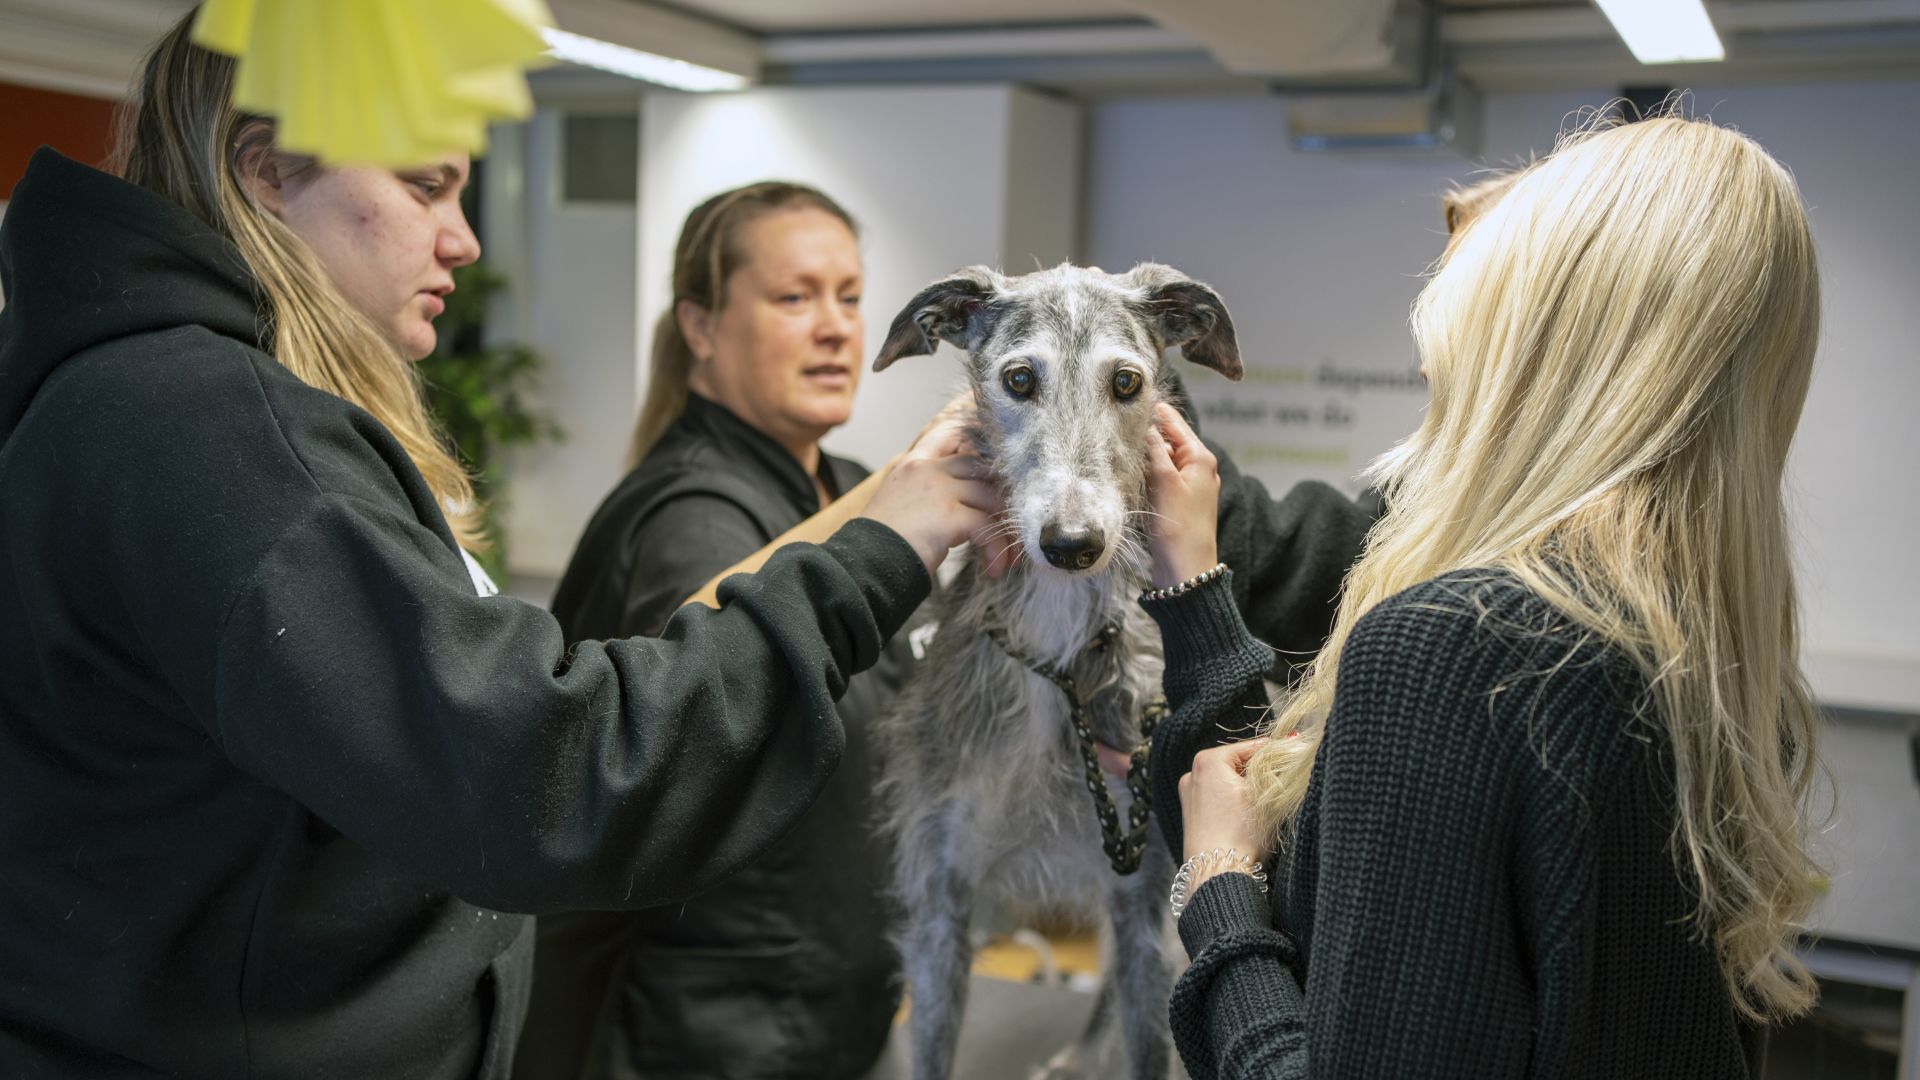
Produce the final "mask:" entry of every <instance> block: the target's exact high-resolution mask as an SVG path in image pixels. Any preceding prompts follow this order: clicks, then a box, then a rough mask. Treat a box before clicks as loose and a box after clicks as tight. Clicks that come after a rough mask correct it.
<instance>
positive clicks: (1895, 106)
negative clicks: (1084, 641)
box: [1085, 83, 1920, 709]
mask: <svg viewBox="0 0 1920 1080" xmlns="http://www.w3.org/2000/svg"><path fill="white" fill-rule="evenodd" d="M1606 96H1607V91H1606V90H1604V89H1596V90H1595V91H1594V92H1593V93H1590V94H1558V95H1506V96H1495V97H1491V98H1489V99H1488V101H1487V114H1486V129H1485V136H1484V145H1483V152H1484V154H1485V155H1486V157H1487V158H1489V159H1493V160H1504V159H1511V158H1513V157H1515V156H1517V155H1522V154H1525V153H1526V152H1528V151H1545V150H1547V149H1549V148H1550V147H1551V145H1552V140H1553V136H1554V133H1555V132H1556V131H1557V130H1558V129H1559V127H1560V125H1561V123H1562V119H1563V117H1565V116H1566V115H1567V114H1568V113H1569V112H1570V111H1571V110H1574V109H1576V108H1578V107H1580V106H1582V105H1591V104H1597V103H1598V102H1600V101H1602V100H1603V99H1604V98H1605V97H1606ZM1697 100H1698V103H1699V108H1700V110H1701V111H1702V112H1711V114H1712V115H1713V116H1714V117H1715V118H1716V119H1718V120H1720V121H1722V122H1727V123H1732V124H1734V125H1736V126H1739V127H1740V128H1742V129H1743V130H1745V131H1748V132H1749V133H1751V134H1752V135H1754V136H1755V137H1756V138H1758V139H1759V140H1760V141H1761V142H1762V143H1764V144H1765V145H1766V146H1768V147H1769V149H1771V150H1772V151H1773V152H1774V153H1776V154H1777V155H1778V156H1779V157H1780V158H1781V159H1782V160H1783V161H1785V162H1786V163H1787V164H1788V165H1789V166H1790V167H1792V168H1793V169H1794V171H1795V173H1796V175H1798V177H1799V178H1800V181H1801V184H1802V186H1803V190H1804V192H1805V196H1806V200H1807V202H1808V204H1809V206H1810V207H1811V217H1812V221H1813V227H1814V231H1815V235H1816V240H1817V242H1818V243H1819V245H1820V251H1821V261H1822V272H1823V275H1824V281H1823V283H1824V286H1825V294H1826V323H1825V326H1826V329H1825V333H1824V339H1823V343H1822V350H1821V355H1820V359H1819V363H1818V371H1817V374H1816V376H1815V381H1814V387H1813V392H1812V395H1811V397H1810V399H1809V401H1808V403H1807V409H1806V414H1805V419H1804V420H1803V423H1802V426H1801V433H1800V437H1799V443H1798V446H1797V448H1796V451H1795V455H1794V460H1793V466H1792V473H1791V477H1790V484H1791V486H1792V487H1793V488H1794V489H1795V490H1796V491H1797V492H1798V495H1799V499H1798V510H1799V518H1798V526H1799V533H1800V540H1801V542H1800V554H1801V556H1802V565H1803V572H1802V576H1801V584H1802V590H1803V596H1804V607H1805V619H1806V625H1807V631H1808V633H1807V645H1808V664H1809V669H1810V671H1811V672H1812V674H1813V676H1814V678H1815V685H1816V688H1817V689H1818V690H1819V691H1820V692H1821V693H1822V694H1823V696H1825V697H1826V698H1828V699H1829V700H1833V701H1836V702H1846V703H1851V704H1858V705H1865V706H1877V707H1884V708H1905V709H1920V559H1916V558H1915V557H1914V552H1915V551H1916V549H1920V545H1917V544H1916V541H1915V537H1916V536H1920V499H1916V498H1915V496H1916V495H1920V491H1917V490H1916V488H1917V487H1920V485H1916V483H1915V481H1914V480H1913V479H1912V474H1913V469H1914V465H1915V463H1916V462H1920V423H1916V422H1915V415H1914V414H1915V411H1916V409H1920V363H1916V359H1920V357H1916V352H1917V351H1920V350H1917V349H1916V345H1915V342H1916V341H1920V209H1916V206H1915V201H1914V190H1915V189H1914V179H1913V178H1914V177H1915V176H1917V175H1920V124H1917V123H1915V122H1914V119H1915V118H1916V117H1920V83H1875V84H1859V85H1849V86H1794V87H1779V88H1767V89H1740V88H1698V93H1697ZM1088 155H1089V156H1088V166H1087V174H1088V177H1089V188H1088V207H1087V236H1086V238H1085V247H1086V252H1087V256H1088V259H1089V261H1092V262H1095V263H1098V264H1100V265H1102V266H1105V267H1106V268H1108V269H1110V270H1120V269H1124V268H1125V267H1127V266H1129V265H1131V264H1133V263H1134V262H1137V261H1140V260H1143V259H1155V260H1159V261H1163V262H1167V263H1171V264H1173V265H1175V266H1177V267H1180V268H1181V269H1184V270H1186V271H1188V272H1189V273H1191V274H1193V275H1194V276H1196V277H1199V278H1201V279H1203V280H1206V281H1209V282H1211V283H1212V284H1213V285H1214V286H1216V287H1217V288H1218V289H1220V291H1221V292H1222V294H1223V295H1224V296H1225V298H1226V300H1227V303H1228V306H1229V308H1230V309H1231V310H1232V312H1233V313H1234V317H1235V320H1236V322H1237V323H1238V326H1239V330H1240V334H1241V341H1242V346H1243V350H1244V352H1245V354H1246V358H1247V360H1248V363H1249V366H1250V369H1251V370H1250V378H1249V381H1248V382H1247V383H1245V384H1242V386H1241V387H1237V388H1234V389H1233V390H1232V391H1229V390H1228V389H1227V386H1228V384H1226V383H1224V382H1222V381H1221V380H1219V379H1218V378H1217V377H1214V376H1212V375H1210V374H1208V373H1205V372H1196V373H1195V375H1194V378H1193V380H1192V383H1193V385H1194V388H1195V397H1196V399H1198V400H1199V401H1200V402H1201V403H1202V404H1203V406H1206V407H1209V408H1210V409H1211V410H1212V411H1213V414H1214V415H1213V417H1212V419H1210V420H1209V421H1208V426H1209V431H1210V432H1212V433H1214V434H1216V435H1218V436H1219V437H1221V438H1222V439H1223V440H1224V441H1226V442H1227V443H1229V445H1230V446H1232V447H1234V448H1235V450H1236V451H1237V452H1238V453H1239V454H1240V456H1242V457H1243V458H1244V459H1245V463H1246V465H1247V467H1248V468H1249V470H1250V471H1252V472H1254V473H1255V474H1256V475H1259V476H1261V477H1263V478H1264V479H1266V480H1267V481H1268V483H1269V484H1271V485H1273V486H1274V487H1275V488H1276V489H1278V488H1283V487H1285V486H1286V485H1289V484H1291V483H1293V482H1294V481H1296V480H1298V479H1302V478H1307V477H1315V478H1320V479H1325V480H1329V481H1334V482H1338V483H1344V484H1345V485H1346V486H1347V487H1348V488H1349V489H1351V488H1352V487H1353V486H1354V485H1353V484H1352V477H1353V474H1354V473H1355V472H1357V471H1358V470H1359V469H1360V468H1361V467H1362V466H1363V465H1364V464H1365V463H1366V461H1367V460H1368V459H1369V458H1370V457H1371V456H1372V455H1374V454H1376V453H1378V452H1379V451H1381V450H1384V449H1385V448H1386V447H1387V446H1389V445H1390V444H1391V443H1392V442H1393V441H1394V440H1395V439H1397V438H1398V437H1400V436H1401V435H1403V434H1404V433H1405V432H1406V431H1408V430H1410V429H1411V427H1412V426H1413V425H1414V423H1416V422H1417V419H1418V415H1419V410H1420V408H1421V407H1422V405H1423V404H1424V400H1425V395H1424V392H1423V391H1421V390H1420V389H1419V388H1418V386H1417V384H1409V385H1406V386H1403V387H1398V388H1379V389H1372V390H1360V391H1355V390H1347V389H1339V388H1335V387H1330V386H1328V385H1325V384H1323V383H1322V382H1321V381H1320V373H1321V369H1322V368H1323V367H1324V366H1326V365H1327V364H1329V363H1330V364H1332V365H1334V366H1336V367H1337V368H1339V369H1342V370H1345V371H1361V372H1368V371H1370V372H1372V373H1375V374H1378V375H1381V376H1385V377H1388V378H1391V377H1392V376H1393V375H1395V374H1396V373H1404V372H1405V371H1406V370H1407V369H1408V368H1409V367H1410V366H1411V365H1412V363H1413V359H1412V345H1411V341H1410V339H1409V337H1408V335H1407V331H1406V313H1407V308H1408V304H1409V303H1410V302H1411V301H1412V299H1413V297H1414V295H1415V293H1416V292H1417V291H1418V290H1419V287H1420V274H1421V272H1422V270H1423V269H1424V268H1425V267H1426V266H1427V265H1428V263H1429V262H1430V261H1431V260H1432V259H1433V258H1434V256H1436V255H1437V254H1438V252H1439V249H1440V244H1441V236H1440V233H1441V218H1440V212H1439V207H1438V203H1437V201H1436V197H1437V196H1438V195H1439V193H1440V192H1442V191H1443V190H1445V188H1446V186H1447V183H1448V182H1449V181H1451V180H1459V179H1466V178H1468V177H1469V175H1470V172H1471V169H1472V166H1471V165H1470V164H1469V163H1467V162H1465V161H1462V160H1460V159H1457V158H1451V157H1448V156H1443V155H1435V156H1397V157H1376V156H1364V155H1362V156H1353V155H1324V154H1302V153H1295V152H1293V151H1291V150H1290V149H1289V148H1288V146H1287V142H1286V129H1285V121H1284V117H1283V116H1282V112H1281V107H1280V105H1279V103H1278V102H1276V101H1271V100H1251V99H1234V100H1172V99H1168V100H1149V101H1130V102H1115V103H1110V104H1104V105H1100V106H1098V107H1096V108H1094V109H1093V110H1092V116H1091V134H1090V142H1089V151H1088ZM1229 408H1231V409H1233V410H1235V412H1236V414H1237V415H1243V416H1244V415H1252V414H1258V415H1259V416H1260V419H1259V420H1258V421H1257V422H1248V421H1240V420H1236V419H1234V418H1233V417H1231V416H1228V415H1227V414H1226V412H1225V410H1228V409H1229ZM1276 410H1278V412H1279V420H1276V418H1275V413H1276ZM1330 414H1331V415H1330ZM1341 417H1345V418H1347V421H1346V422H1345V423H1338V422H1330V420H1331V421H1338V420H1339V419H1340V418H1341ZM1283 421H1284V422H1283Z"/></svg>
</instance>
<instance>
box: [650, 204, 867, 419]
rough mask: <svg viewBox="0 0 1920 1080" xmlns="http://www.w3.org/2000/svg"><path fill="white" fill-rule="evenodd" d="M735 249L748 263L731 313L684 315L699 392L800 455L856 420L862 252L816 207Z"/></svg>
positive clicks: (771, 221) (748, 232)
mask: <svg viewBox="0 0 1920 1080" xmlns="http://www.w3.org/2000/svg"><path fill="white" fill-rule="evenodd" d="M737 242H738V243H739V244H740V247H741V250H742V252H743V253H744V254H745V257H746V258H745V261H744V262H743V263H742V265H741V266H740V268H739V269H737V270H735V271H734V273H733V276H732V277H730V278H728V279H727V283H726V302H725V304H724V305H723V306H722V307H721V308H720V310H719V311H718V312H716V313H712V314H708V313H706V312H701V311H699V310H698V309H697V308H692V309H691V310H690V311H689V310H687V309H688V308H691V305H686V306H685V307H684V308H683V311H682V318H681V323H682V327H683V329H685V330H687V339H688V344H689V345H690V346H691V347H692V348H693V352H694V357H695V358H696V360H698V361H699V363H698V364H697V365H696V366H695V369H694V373H693V379H692V385H693V388H694V389H695V390H697V391H699V392H700V393H702V394H704V395H706V396H707V397H710V398H712V399H713V400H715V401H717V402H719V403H720V404H721V405H724V406H725V407H726V408H727V410H728V411H729V412H732V413H733V414H734V415H736V416H738V417H740V419H742V420H744V421H746V422H747V423H749V424H751V425H753V426H754V427H755V428H758V429H759V430H760V431H762V432H764V433H765V434H766V435H767V436H768V437H770V438H772V439H773V440H774V441H775V442H777V443H779V444H781V445H782V446H785V447H787V448H788V449H790V450H793V451H795V452H796V453H798V452H799V451H800V450H801V449H802V448H804V447H810V446H812V445H813V444H815V443H817V442H819V440H820V437H821V436H823V435H825V434H826V433H827V432H828V431H830V430H832V429H833V428H835V427H837V426H839V425H840V424H844V423H846V421H847V417H848V416H849V415H851V414H852V412H853V394H854V390H855V389H857V388H858V386H859V385H860V350H861V348H862V347H863V340H864V339H863V337H862V329H863V327H862V323H861V320H860V287H861V278H860V248H859V245H858V243H857V242H856V241H855V239H854V236H853V231H852V230H851V229H849V228H847V225H846V223H845V222H843V221H841V220H840V219H839V218H838V217H836V216H834V215H833V214H830V213H828V212H827V211H825V210H821V209H819V208H818V207H812V206H806V207H798V208H795V209H789V210H775V211H772V212H770V213H765V214H761V215H760V216H759V217H757V218H754V219H753V220H751V221H749V222H747V223H746V224H745V225H743V226H741V227H740V229H739V233H738V236H737Z"/></svg>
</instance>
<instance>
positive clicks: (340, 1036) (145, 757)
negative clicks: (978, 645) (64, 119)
mask: <svg viewBox="0 0 1920 1080" xmlns="http://www.w3.org/2000/svg"><path fill="white" fill-rule="evenodd" d="M0 287H4V289H5V293H6V297H7V305H6V307H5V309H4V310H0V558H4V560H5V562H4V576H3V577H0V656H4V657H5V666H4V672H0V1075H5V1076H7V1077H10V1078H11V1077H15V1076H54V1075H59V1076H67V1075H88V1076H157V1075H173V1076H182V1077H193V1078H195V1080H201V1078H216V1077H279V1076H287V1077H294V1076H299V1077H312V1076H329V1075H331V1076H343V1077H388V1076H409V1077H467V1076H475V1075H478V1076H503V1075H505V1073H506V1070H507V1067H508V1065H509V1063H510V1061H511V1059H512V1054H511V1049H512V1043H513V1040H514V1038H515V1037H516V1034H517V1030H518V1026H519V1023H520V1017H521V1015H522V1012H523V1010H524V1007H525V1000H526V993H527V977H528V969H529V966H530V963H529V961H530V955H529V950H530V946H531V942H532V937H531V934H530V931H529V926H530V923H529V920H527V919H526V918H524V917H523V916H517V915H508V914H502V913H503V912H533V911H539V910H550V909H555V908H607V907H622V906H631V907H639V906H642V905H649V904H659V903H663V902H669V901H673V900H676V899H679V898H682V897H685V896H688V895H690V894H692V893H695V892H698V891H699V890H701V889H703V888H705V887H707V886H709V885H711V884H712V883H713V882H715V881H717V880H719V879H720V878H722V877H723V876H725V875H726V874H728V873H729V872H731V871H732V870H735V869H737V868H739V867H740V866H741V865H743V864H744V863H745V862H747V861H748V860H749V859H751V858H752V857H753V856H754V855H755V854H756V853H758V852H759V851H760V850H762V849H763V848H764V847H765V846H766V845H767V844H769V843H770V842H771V841H772V840H774V839H775V838H777V837H778V836H779V835H780V834H781V833H782V832H783V831H784V830H785V829H786V828H787V827H788V826H789V825H791V824H792V822H793V821H794V820H795V819H796V818H797V817H798V816H799V815H800V814H801V812H802V811H803V810H804V809H805V808H806V807H807V806H808V805H809V803H810V802H811V801H812V799H813V797H814V795H815V794H816V792H818V790H819V789H820V786H821V784H822V783H823V782H824V781H825V779H826V778H827V776H828V774H829V773H830V772H831V771H832V769H833V768H834V766H835V764H836V762H837V761H838V760H839V757H840V753H841V748H842V745H843V735H842V730H841V726H840V722H839V719H838V718H837V716H836V715H835V709H834V704H833V702H834V699H835V698H836V697H837V696H838V695H839V694H840V693H841V692H842V691H843V690H844V689H845V687H846V683H847V678H848V677H849V676H850V675H851V674H853V673H854V672H857V671H859V670H861V669H863V668H865V667H866V666H868V665H870V664H872V663H873V662H874V660H875V658H876V657H877V656H878V655H879V652H880V649H881V647H882V645H883V644H884V643H885V642H886V640H887V638H888V637H889V636H890V635H891V634H892V633H893V632H894V631H895V630H896V629H897V628H898V627H899V626H900V624H901V622H902V621H903V620H904V619H905V618H906V617H907V615H908V614H909V613H910V612H911V611H912V610H913V609H914V607H915V606H917V605H918V604H919V602H920V601H921V600H922V599H923V598H924V597H925V596H926V595H927V591H928V587H929V581H928V577H927V574H926V572H925V570H924V569H923V567H922V566H921V564H920V562H919V560H918V559H917V558H916V557H915V555H914V553H913V551H912V549H911V548H910V547H909V546H908V545H907V544H906V543H905V541H903V540H902V539H900V537H899V536H898V535H896V534H894V533H893V532H891V531H890V530H888V529H886V528H884V527H883V526H880V525H877V524H875V523H873V522H870V521H856V522H854V523H852V524H850V525H848V526H847V527H846V528H845V529H843V530H841V532H840V533H839V534H838V535H837V536H835V537H834V538H833V539H832V540H830V541H828V542H827V543H826V544H824V545H820V546H814V545H799V546H797V547H794V548H790V549H788V550H787V551H784V552H782V553H781V554H780V555H778V556H776V557H775V559H774V560H773V561H772V562H771V563H769V565H768V567H767V569H766V570H764V571H763V572H762V573H760V574H758V575H755V576H754V577H752V578H739V579H735V581H734V582H733V583H732V584H731V585H729V586H728V587H726V588H724V589H723V590H722V593H721V595H722V598H723V600H725V601H726V603H725V606H724V608H723V609H722V610H720V611H717V612H715V611H708V610H706V609H704V608H699V609H689V610H687V611H685V612H683V613H681V614H680V615H679V616H677V617H676V618H675V619H674V620H673V621H672V622H671V623H669V624H668V626H667V628H666V631H665V636H664V637H662V638H659V639H640V638H636V639H632V640H628V641H617V642H607V643H600V642H582V643H579V644H577V645H575V646H573V647H572V648H566V647H564V646H563V643H562V638H561V633H560V628H559V627H558V626H557V625H556V624H555V623H554V621H553V619H552V618H551V617H549V616H548V615H547V614H546V613H545V612H542V611H540V610H539V609H537V608H533V607H530V606H527V605H525V604H521V603H519V602H517V601H514V600H512V599H509V598H507V597H501V596H494V597H482V596H478V595H476V593H475V590H474V587H473V585H472V583H471V581H470V579H469V577H468V574H467V570H466V568H465V566H464V563H463V560H462V559H461V556H460V554H459V552H458V550H457V548H456V547H455V545H454V541H453V537H452V535H451V533H450V532H449V531H448V529H447V525H446V522H445V520H444V519H443V518H442V516H441V514H440V512H439V510H438V509H437V508H436V506H435V502H434V498H433V496H432V494H431V492H430V491H429V490H428V488H427V485H426V484H425V482H424V481H423V480H422V479H421V477H420V475H419V473H418V472H417V471H415V469H414V468H413V466H412V464H411V463H410V462H409V460H408V459H407V457H406V455H405V453H404V452H403V451H402V450H401V448H400V446H399V444H398V442H397V441H396V440H395V439H394V438H393V437H392V436H391V434H389V433H388V432H387V431H386V430H385V429H384V428H383V427H382V426H381V425H380V424H379V423H378V422H376V421H375V420H374V419H373V418H372V417H370V416H369V415H368V414H367V413H365V412H363V411H362V410H360V409H358V408H356V407H354V406H352V405H350V404H348V403H346V402H345V401H343V400H341V399H340V398H337V397H334V396H332V395H330V394H327V393H324V392H321V391H318V390H315V389H313V388H311V387H308V386H306V385H305V384H303V383H301V382H300V381H299V380H297V379H295V378H294V377H293V376H292V375H291V374H289V373H288V372H287V371H286V370H285V369H284V368H282V367H280V366H279V365H278V364H276V363H275V362H274V361H273V360H272V358H271V357H269V356H268V355H266V354H265V353H264V352H262V351H261V350H260V347H259V344H260V333H261V325H260V321H259V318H258V316H257V310H258V306H259V305H258V303H257V301H256V298H255V295H254V292H253V289H252V282H251V279H250V277H249V275H248V273H247V272H246V270H245V268H244V266H243V265H242V264H241V263H240V261H239V260H238V259H237V257H236V256H235V254H234V252H233V251H232V249H231V247H230V246H229V245H228V244H226V243H225V242H223V241H222V240H221V239H220V238H219V237H218V236H217V235H215V233H214V232H213V231H212V230H211V229H210V228H208V227H207V226H206V225H205V224H204V223H202V222H200V221H199V220H197V219H196V218H194V217H193V216H191V215H190V214H188V213H187V212H186V211H184V210H183V209H181V208H179V207H177V206H175V205H173V204H172V203H169V202H167V201H165V200H163V199H161V198H159V197H158V196H156V195H154V194H152V193H150V192H147V191H144V190H141V189H139V188H136V187H133V186H131V185H129V184H126V183H125V182H123V181H120V180H118V179H115V178H113V177H110V176H107V175H105V174H103V173H100V172H97V171H95V170H92V169H88V168H85V167H83V166H80V165H77V164H75V163H73V162H71V161H68V160H66V159H65V158H62V157H60V156H59V155H57V154H55V153H53V152H52V151H49V150H42V151H41V152H40V153H39V154H38V155H36V156H35V158H34V160H33V163H32V165H31V166H30V168H29V169H28V172H27V175H26V178H25V179H23V180H22V181H21V182H20V184H19V185H18V187H17V188H16V189H15V191H14V199H13V203H12V205H11V206H10V207H9V209H8V212H7V216H6V222H5V225H4V228H0Z"/></svg>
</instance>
